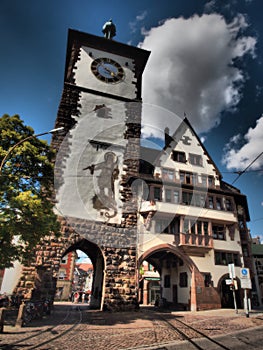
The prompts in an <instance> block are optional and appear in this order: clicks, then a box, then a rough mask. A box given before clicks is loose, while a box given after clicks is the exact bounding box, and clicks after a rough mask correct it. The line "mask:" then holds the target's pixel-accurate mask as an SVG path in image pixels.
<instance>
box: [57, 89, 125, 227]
mask: <svg viewBox="0 0 263 350" xmlns="http://www.w3.org/2000/svg"><path fill="white" fill-rule="evenodd" d="M90 96H91V95H90V94H88V93H82V95H81V101H80V103H81V109H80V112H81V113H80V116H79V117H76V121H77V123H76V125H75V127H74V128H73V129H72V130H70V132H69V134H68V135H67V137H66V138H65V140H64V141H63V144H64V143H67V142H69V143H70V152H69V154H68V157H66V160H65V167H64V172H63V181H64V184H63V185H62V186H61V187H60V188H59V189H58V191H57V197H56V199H57V205H56V210H57V211H58V212H59V213H61V214H63V216H69V217H77V218H83V219H88V220H99V221H105V216H104V215H103V211H99V210H97V209H94V207H93V202H92V198H93V197H94V195H95V194H98V193H99V189H98V177H99V175H100V172H99V171H96V170H95V171H94V174H93V175H92V174H91V173H90V171H89V170H83V169H84V168H86V167H87V166H89V165H91V164H99V163H102V162H104V160H105V159H104V156H105V153H107V152H113V153H114V154H115V155H116V156H117V158H118V169H119V177H118V179H117V180H116V181H115V182H114V185H115V201H116V202H117V210H118V214H117V216H115V217H114V218H113V219H111V220H110V222H113V223H120V220H121V207H122V201H121V198H120V193H119V189H120V179H121V173H122V171H123V151H124V147H125V146H126V143H127V140H124V139H123V133H124V131H125V129H126V126H125V119H126V114H125V111H126V107H125V104H124V103H122V102H116V103H115V102H113V101H112V100H111V99H104V100H103V103H105V104H107V107H110V108H111V114H110V118H100V117H98V115H97V113H96V112H95V111H94V107H95V105H96V103H98V104H101V103H102V101H101V99H99V98H97V99H96V98H93V95H92V99H91V98H90ZM90 100H92V101H93V102H90ZM90 140H93V141H103V142H106V143H109V144H111V146H110V147H108V148H107V149H101V148H100V149H98V150H97V149H96V147H95V148H94V147H93V146H92V144H90V142H89V141H90ZM63 144H62V147H61V149H62V152H63ZM59 166H60V164H59ZM109 181H110V178H109Z"/></svg>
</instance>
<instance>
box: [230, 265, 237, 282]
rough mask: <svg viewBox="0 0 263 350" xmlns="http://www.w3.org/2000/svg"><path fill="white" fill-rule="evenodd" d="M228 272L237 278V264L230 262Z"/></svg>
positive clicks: (231, 276)
mask: <svg viewBox="0 0 263 350" xmlns="http://www.w3.org/2000/svg"><path fill="white" fill-rule="evenodd" d="M228 272H229V277H230V278H231V279H233V278H236V272H235V264H228Z"/></svg>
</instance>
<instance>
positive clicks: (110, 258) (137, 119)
mask: <svg viewBox="0 0 263 350" xmlns="http://www.w3.org/2000/svg"><path fill="white" fill-rule="evenodd" d="M148 57H149V52H148V51H145V50H142V49H139V48H136V47H132V46H129V45H125V44H122V43H119V42H116V41H113V40H112V36H111V35H108V36H107V35H105V37H98V36H94V35H90V34H87V33H83V32H79V31H75V30H69V32H68V43H67V54H66V65H65V76H64V88H63V92H62V98H61V102H60V105H59V109H58V114H57V119H56V122H55V127H62V126H63V127H64V131H63V133H60V134H56V135H53V139H52V146H53V148H54V149H55V150H56V165H55V190H54V203H55V210H56V212H57V214H58V218H59V220H60V222H61V229H62V232H61V236H59V237H56V236H55V235H51V236H50V237H46V238H45V239H44V240H43V241H42V242H41V244H40V245H39V246H38V247H37V250H36V261H35V262H33V263H32V265H31V266H30V267H24V269H23V273H22V277H21V280H20V282H19V285H18V287H17V291H21V292H24V293H27V296H28V297H31V298H34V297H36V298H39V297H42V296H47V295H48V296H51V297H53V296H54V293H55V290H56V279H57V272H58V269H59V264H60V260H61V258H62V257H63V256H64V255H66V254H67V253H68V252H70V251H73V250H76V249H80V250H82V251H84V252H85V253H86V254H87V255H88V256H89V257H90V259H91V261H92V263H93V266H94V277H93V288H92V297H91V307H94V308H98V309H102V308H106V309H113V310H124V309H125V310H127V309H133V308H134V305H136V300H137V270H138V268H137V253H136V243H137V207H136V201H134V199H133V192H132V183H133V180H134V179H135V178H136V177H137V175H138V169H139V147H140V132H141V81H142V73H143V70H144V68H145V65H146V62H147V59H148Z"/></svg>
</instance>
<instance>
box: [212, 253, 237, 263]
mask: <svg viewBox="0 0 263 350" xmlns="http://www.w3.org/2000/svg"><path fill="white" fill-rule="evenodd" d="M215 264H216V265H228V264H235V266H241V263H240V256H239V254H238V253H233V252H221V251H215Z"/></svg>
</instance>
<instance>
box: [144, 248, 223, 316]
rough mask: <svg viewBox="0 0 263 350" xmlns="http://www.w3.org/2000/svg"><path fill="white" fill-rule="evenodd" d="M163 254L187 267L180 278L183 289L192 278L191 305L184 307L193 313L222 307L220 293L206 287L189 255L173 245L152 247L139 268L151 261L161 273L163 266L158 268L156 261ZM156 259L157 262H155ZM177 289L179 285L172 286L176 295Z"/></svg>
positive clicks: (202, 277) (211, 287)
mask: <svg viewBox="0 0 263 350" xmlns="http://www.w3.org/2000/svg"><path fill="white" fill-rule="evenodd" d="M162 253H163V254H167V255H168V254H171V255H172V256H175V257H177V258H178V259H180V260H182V261H183V263H184V264H185V266H186V269H185V271H186V274H185V276H183V275H182V278H181V277H180V286H181V287H183V286H184V283H186V284H185V285H187V281H186V282H185V279H187V278H188V279H189V277H190V286H189V287H190V288H188V290H189V294H190V296H189V305H188V307H187V305H186V304H185V305H184V307H187V308H188V309H190V310H191V311H197V310H206V309H215V308H220V307H221V302H220V295H219V293H218V291H217V290H216V289H215V288H214V287H213V286H209V287H206V286H205V283H204V276H203V275H202V274H201V272H200V271H199V269H198V267H197V266H196V264H195V263H194V262H193V260H192V259H191V258H190V257H189V256H188V255H186V254H185V253H184V252H182V251H181V250H180V249H179V248H178V247H175V246H173V245H171V244H160V245H157V246H154V247H151V248H150V249H148V250H147V251H145V252H144V253H143V254H142V255H141V256H140V257H139V264H138V266H140V265H141V264H142V262H143V261H144V260H146V261H150V262H151V263H154V262H155V265H156V268H157V269H158V272H159V273H160V272H161V264H159V266H158V263H157V262H156V260H157V259H158V257H160V254H162ZM154 258H155V261H153V259H154ZM187 271H188V272H189V273H190V274H191V276H187ZM180 286H179V287H180ZM177 287H178V286H177V285H172V286H171V288H174V293H175V292H176V293H177ZM171 293H172V292H171ZM174 298H175V296H174Z"/></svg>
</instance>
